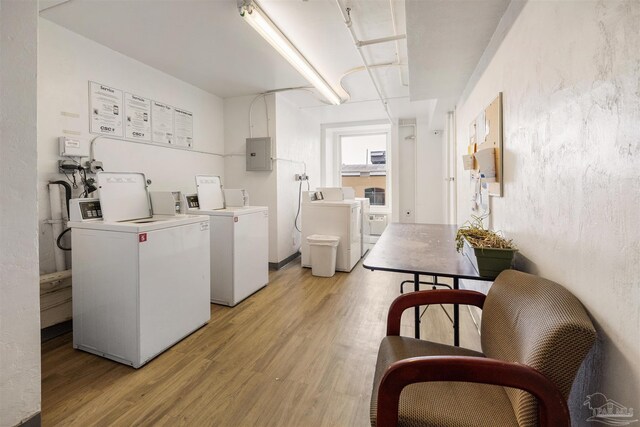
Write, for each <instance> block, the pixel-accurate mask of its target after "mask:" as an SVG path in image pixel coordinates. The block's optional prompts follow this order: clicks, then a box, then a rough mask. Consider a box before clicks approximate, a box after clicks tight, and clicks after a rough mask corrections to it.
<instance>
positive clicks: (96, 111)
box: [89, 82, 123, 137]
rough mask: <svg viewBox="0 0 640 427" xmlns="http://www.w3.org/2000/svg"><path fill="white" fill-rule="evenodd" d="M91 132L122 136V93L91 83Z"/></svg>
mask: <svg viewBox="0 0 640 427" xmlns="http://www.w3.org/2000/svg"><path fill="white" fill-rule="evenodd" d="M89 107H90V109H91V111H89V116H90V126H89V129H90V132H91V133H99V134H102V135H112V136H120V137H121V136H122V134H123V132H122V115H123V111H122V91H121V90H118V89H114V88H112V87H109V86H105V85H102V84H100V83H95V82H89Z"/></svg>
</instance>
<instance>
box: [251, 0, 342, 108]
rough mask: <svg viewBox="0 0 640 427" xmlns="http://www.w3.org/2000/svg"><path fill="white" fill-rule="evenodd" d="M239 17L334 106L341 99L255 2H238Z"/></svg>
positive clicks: (340, 101) (339, 102)
mask: <svg viewBox="0 0 640 427" xmlns="http://www.w3.org/2000/svg"><path fill="white" fill-rule="evenodd" d="M238 8H239V10H240V16H242V17H243V18H244V20H245V21H246V22H247V23H248V24H249V25H251V27H253V29H254V30H256V31H257V32H258V34H260V35H261V36H262V37H263V38H264V39H265V40H266V41H267V42H269V44H270V45H271V46H273V48H274V49H276V50H277V51H278V53H280V55H282V57H283V58H284V59H286V60H287V61H288V62H289V63H290V64H291V65H292V66H293V67H294V68H295V69H296V70H298V72H299V73H300V74H302V76H304V78H305V79H307V80H308V81H309V83H311V84H312V85H313V86H314V87H315V88H316V89H317V90H318V91H319V92H320V93H321V94H322V95H323V96H324V97H325V98H327V100H328V101H329V102H331V103H332V104H334V105H339V104H341V103H342V99H341V98H340V96H338V94H337V93H336V92H335V91H334V90H333V88H332V87H331V86H330V85H329V84H328V83H327V82H326V80H325V79H324V78H323V77H322V76H321V75H320V73H318V71H317V70H316V69H315V68H314V67H313V66H312V65H311V64H310V63H309V61H307V59H306V58H305V57H304V55H302V53H300V51H299V50H298V49H297V48H296V47H295V46H294V45H293V43H291V42H290V41H289V39H288V38H287V37H286V36H285V35H284V33H282V31H280V29H279V28H278V27H277V26H276V24H274V23H273V21H272V20H271V19H270V18H269V16H268V15H267V14H266V13H265V12H264V11H263V10H262V9H261V8H260V6H258V4H257V3H256V2H255V1H251V0H249V1H247V0H238Z"/></svg>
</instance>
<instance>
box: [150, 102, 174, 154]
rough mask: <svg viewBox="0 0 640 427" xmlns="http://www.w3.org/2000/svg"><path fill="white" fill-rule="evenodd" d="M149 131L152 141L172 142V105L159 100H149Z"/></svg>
mask: <svg viewBox="0 0 640 427" xmlns="http://www.w3.org/2000/svg"><path fill="white" fill-rule="evenodd" d="M151 133H152V135H153V142H161V143H164V144H173V143H174V139H173V135H174V133H173V107H172V106H170V105H167V104H163V103H161V102H156V101H152V102H151Z"/></svg>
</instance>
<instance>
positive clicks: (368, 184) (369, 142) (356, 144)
mask: <svg viewBox="0 0 640 427" xmlns="http://www.w3.org/2000/svg"><path fill="white" fill-rule="evenodd" d="M387 141H388V133H386V132H384V133H370V134H364V135H363V134H360V135H341V136H340V148H339V153H340V159H341V165H340V178H341V185H342V186H343V187H353V189H354V190H355V192H356V197H364V198H367V199H369V200H370V202H371V206H378V207H385V206H386V204H387V200H388V197H387V192H388V188H389V187H388V177H387Z"/></svg>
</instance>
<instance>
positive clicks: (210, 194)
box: [196, 175, 224, 210]
mask: <svg viewBox="0 0 640 427" xmlns="http://www.w3.org/2000/svg"><path fill="white" fill-rule="evenodd" d="M196 188H197V190H198V204H199V205H200V209H203V210H213V209H222V208H224V195H223V193H222V183H221V182H220V177H219V176H215V175H196Z"/></svg>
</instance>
